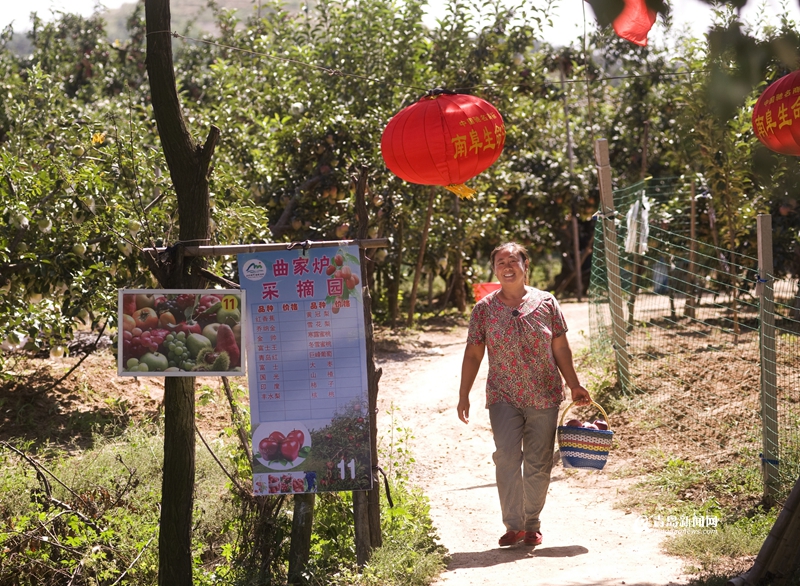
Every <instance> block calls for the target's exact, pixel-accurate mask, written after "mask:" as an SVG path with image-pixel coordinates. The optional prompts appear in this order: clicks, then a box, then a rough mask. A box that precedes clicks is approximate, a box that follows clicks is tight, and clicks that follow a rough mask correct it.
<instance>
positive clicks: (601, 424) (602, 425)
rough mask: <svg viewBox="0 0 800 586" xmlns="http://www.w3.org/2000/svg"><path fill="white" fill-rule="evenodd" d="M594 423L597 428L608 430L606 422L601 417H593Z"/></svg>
mask: <svg viewBox="0 0 800 586" xmlns="http://www.w3.org/2000/svg"><path fill="white" fill-rule="evenodd" d="M594 424H595V425H596V426H597V429H602V430H603V431H606V430H608V423H606V422H605V421H603V420H602V419H595V420H594Z"/></svg>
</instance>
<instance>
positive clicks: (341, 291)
mask: <svg viewBox="0 0 800 586" xmlns="http://www.w3.org/2000/svg"><path fill="white" fill-rule="evenodd" d="M359 266H360V265H359V259H358V258H357V257H355V256H353V255H352V254H350V253H348V252H347V251H344V250H341V249H340V250H338V251H337V252H336V254H335V255H334V256H333V258H332V259H331V264H330V265H328V267H327V268H326V269H325V274H326V275H327V276H328V295H327V296H326V298H325V302H326V303H327V304H328V305H329V306H330V308H331V312H332V313H334V314H336V313H339V311H340V310H341V308H342V307H347V306H349V302H348V300H350V299H351V298H355V299H356V300H357V299H358V298H359V295H360V294H359V291H358V285H359V284H360V283H361V279H359V277H358V274H356V273H357V272H359ZM354 268H355V269H356V270H355V271H354V270H353V269H354Z"/></svg>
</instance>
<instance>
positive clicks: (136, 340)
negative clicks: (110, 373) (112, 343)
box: [118, 290, 243, 376]
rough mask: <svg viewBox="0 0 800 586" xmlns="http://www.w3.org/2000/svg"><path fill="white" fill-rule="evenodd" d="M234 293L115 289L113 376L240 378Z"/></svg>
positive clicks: (238, 309)
mask: <svg viewBox="0 0 800 586" xmlns="http://www.w3.org/2000/svg"><path fill="white" fill-rule="evenodd" d="M241 306H242V304H241V293H240V292H239V291H222V290H202V291H170V290H152V291H149V290H148V291H141V290H139V291H124V290H123V291H121V292H120V299H119V311H120V318H119V325H120V328H119V331H120V336H119V342H120V345H119V350H118V357H119V374H121V375H129V376H142V375H150V376H201V375H203V374H205V373H218V372H224V373H226V374H229V375H237V374H243V372H242V349H241V345H240V344H241V343H240V340H241V323H240V322H241Z"/></svg>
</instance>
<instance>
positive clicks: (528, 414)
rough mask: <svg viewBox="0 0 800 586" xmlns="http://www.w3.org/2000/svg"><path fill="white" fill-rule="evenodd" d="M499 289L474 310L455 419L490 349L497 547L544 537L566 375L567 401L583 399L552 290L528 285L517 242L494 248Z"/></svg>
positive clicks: (463, 411) (465, 414) (463, 416)
mask: <svg viewBox="0 0 800 586" xmlns="http://www.w3.org/2000/svg"><path fill="white" fill-rule="evenodd" d="M490 259H491V262H492V266H493V267H494V272H495V274H496V275H497V278H498V280H499V281H500V289H498V290H497V291H495V292H493V293H490V294H489V295H487V296H486V297H484V298H483V299H481V300H480V301H479V302H478V303H477V304H476V305H475V307H474V309H473V310H472V316H471V318H470V323H469V334H468V336H467V348H466V350H465V351H464V362H463V364H462V367H461V388H460V390H459V401H458V418H459V419H460V420H461V421H463V422H464V423H469V406H470V405H469V392H470V390H471V389H472V384H473V383H474V382H475V377H476V376H477V374H478V370H479V368H480V365H481V362H482V361H483V355H484V353H485V351H486V350H487V349H488V350H489V375H488V378H487V381H486V407H487V408H488V409H489V421H490V423H491V426H492V433H493V434H494V443H495V452H494V455H493V459H494V463H495V467H496V475H497V491H498V493H499V496H500V509H501V511H502V514H503V524H504V525H505V527H506V533H505V534H504V535H503V536H502V537H501V538H500V541H499V543H500V545H501V546H508V545H514V544H516V543H518V542H519V541H524V543H525V544H526V545H539V544H541V543H542V533H541V531H540V520H539V514H540V513H541V511H542V508H543V507H544V502H545V498H546V496H547V489H548V487H549V485H550V470H551V468H552V465H553V448H554V443H555V433H556V427H557V419H558V409H559V406H560V405H561V402H562V401H563V400H564V394H563V382H562V380H561V377H562V375H563V377H564V380H565V381H566V383H567V385H568V386H569V388H570V390H571V391H572V400H573V401H577V402H578V404H579V405H586V404H588V403H589V402H590V401H591V399H590V397H589V392H588V391H587V390H586V389H585V388H584V387H583V386H582V385H581V384H580V381H579V380H578V375H577V374H576V372H575V367H574V365H573V363H572V351H571V350H570V347H569V343H568V342H567V336H566V332H567V326H566V323H565V322H564V316H563V315H562V313H561V308H560V307H559V306H558V302H557V301H556V299H555V297H553V296H552V295H551V294H550V293H547V292H545V291H540V290H538V289H535V288H533V287H528V286H527V285H526V283H527V280H528V268H529V264H530V261H529V258H528V253H527V252H526V250H525V248H523V247H522V246H520V245H519V244H517V243H515V242H509V243H506V244H501V245H500V246H498V247H497V248H495V249H494V250H493V251H492V254H491V257H490Z"/></svg>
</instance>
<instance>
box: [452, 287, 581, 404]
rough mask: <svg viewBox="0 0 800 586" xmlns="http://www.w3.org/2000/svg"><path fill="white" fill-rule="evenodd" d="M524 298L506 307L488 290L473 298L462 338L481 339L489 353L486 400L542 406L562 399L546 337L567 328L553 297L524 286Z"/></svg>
mask: <svg viewBox="0 0 800 586" xmlns="http://www.w3.org/2000/svg"><path fill="white" fill-rule="evenodd" d="M526 289H527V290H528V299H526V300H525V302H524V303H523V304H522V305H521V306H520V307H518V308H517V311H518V312H519V315H516V316H515V315H514V314H513V313H512V312H513V311H514V308H512V307H508V306H507V305H505V304H504V303H503V302H502V301H500V300H499V299H498V298H497V294H498V292H499V291H494V292H492V293H490V294H489V295H487V296H486V297H484V298H483V299H481V300H480V301H479V302H478V303H476V304H475V307H474V308H473V310H472V316H471V317H470V321H469V333H468V335H467V344H485V345H486V349H487V351H488V354H489V375H488V377H487V380H486V406H487V407H488V406H489V405H493V404H495V403H509V404H511V405H514V406H515V407H518V408H524V407H533V408H535V409H548V408H550V407H558V406H560V405H561V402H562V401H563V400H564V384H563V382H562V379H561V373H560V372H559V370H558V366H557V365H556V361H555V358H553V349H552V342H553V338H557V337H559V336H561V335H563V334H564V333H566V331H567V324H566V322H565V321H564V315H563V314H562V313H561V308H560V307H559V305H558V301H556V298H555V297H553V295H551V294H550V293H547V292H546V291H540V290H539V289H535V288H533V287H526Z"/></svg>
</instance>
